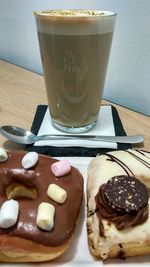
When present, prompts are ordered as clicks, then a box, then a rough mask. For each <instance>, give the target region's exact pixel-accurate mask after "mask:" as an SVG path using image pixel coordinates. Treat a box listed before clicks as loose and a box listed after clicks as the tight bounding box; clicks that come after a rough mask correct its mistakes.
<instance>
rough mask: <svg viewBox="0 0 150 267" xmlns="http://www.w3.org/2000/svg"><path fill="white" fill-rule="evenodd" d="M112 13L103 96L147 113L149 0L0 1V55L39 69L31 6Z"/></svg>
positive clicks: (149, 103) (149, 111)
mask: <svg viewBox="0 0 150 267" xmlns="http://www.w3.org/2000/svg"><path fill="white" fill-rule="evenodd" d="M54 8H89V9H90V8H91V9H94V8H95V9H96V8H97V9H104V10H112V11H115V12H117V14H118V17H117V23H116V28H115V35H114V39H113V45H112V50H111V56H110V61H109V67H108V72H107V78H106V84H105V93H104V98H106V99H109V100H111V101H113V102H115V103H118V104H120V105H123V106H126V107H129V108H131V109H134V110H137V111H139V112H142V113H145V114H147V115H150V1H149V0H126V1H125V0H118V1H116V0H103V1H101V0H91V1H88V0H82V1H79V0H74V1H73V0H68V1H67V0H55V1H50V0H0V58H1V59H3V60H7V61H9V62H12V63H15V64H17V65H19V66H22V67H24V68H27V69H30V70H33V71H35V72H38V73H42V67H41V59H40V54H39V47H38V41H37V34H36V28H35V21H34V16H33V14H32V12H33V11H34V10H43V9H54Z"/></svg>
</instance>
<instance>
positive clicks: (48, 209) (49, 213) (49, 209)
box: [36, 202, 55, 231]
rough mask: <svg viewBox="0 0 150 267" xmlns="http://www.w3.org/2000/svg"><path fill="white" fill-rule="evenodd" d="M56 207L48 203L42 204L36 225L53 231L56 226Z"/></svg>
mask: <svg viewBox="0 0 150 267" xmlns="http://www.w3.org/2000/svg"><path fill="white" fill-rule="evenodd" d="M54 215H55V207H54V206H53V205H51V204H50V203H47V202H42V203H41V204H40V205H39V207H38V213H37V218H36V223H37V225H38V227H39V228H41V229H42V230H45V231H51V229H52V228H53V226H54Z"/></svg>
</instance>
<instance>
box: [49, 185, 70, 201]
mask: <svg viewBox="0 0 150 267" xmlns="http://www.w3.org/2000/svg"><path fill="white" fill-rule="evenodd" d="M47 195H48V196H49V197H50V198H51V199H53V200H54V201H56V202H57V203H60V204H62V203H64V202H65V200H66V198H67V192H66V191H65V190H64V189H62V188H61V187H60V186H58V185H56V184H50V185H49V187H48V189H47Z"/></svg>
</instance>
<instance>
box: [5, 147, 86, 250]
mask: <svg viewBox="0 0 150 267" xmlns="http://www.w3.org/2000/svg"><path fill="white" fill-rule="evenodd" d="M24 154H25V152H23V151H22V152H21V151H13V152H8V156H9V158H8V160H7V161H6V162H3V163H0V183H1V184H0V205H1V204H2V203H3V202H4V201H5V200H6V187H7V186H8V185H9V184H10V183H11V182H19V183H23V184H24V185H26V186H28V187H34V188H35V189H36V190H37V199H35V200H30V199H26V198H20V199H17V201H18V202H19V206H20V210H19V218H18V221H17V223H16V224H15V225H14V226H13V227H11V228H8V229H1V228H0V234H8V235H10V236H17V237H22V238H25V239H29V240H32V241H34V242H36V243H40V244H43V245H46V246H59V245H62V244H64V243H65V242H66V241H67V240H68V239H69V238H70V237H71V235H72V234H73V232H74V230H75V226H76V220H77V216H78V214H79V210H80V207H81V203H82V199H83V178H82V175H81V174H80V173H79V171H78V170H77V169H76V168H74V167H71V172H70V173H68V174H66V175H65V176H63V177H60V178H56V177H55V176H54V174H53V173H52V171H51V168H50V166H51V164H52V163H54V162H55V161H57V160H56V159H53V158H51V157H48V156H44V155H39V160H38V162H37V164H36V165H35V167H34V168H32V169H30V170H24V169H23V167H22V165H21V160H22V158H23V156H24ZM50 183H56V184H57V185H59V186H60V187H62V188H63V189H64V190H66V191H67V200H66V201H65V203H64V204H61V205H60V204H57V203H55V202H54V201H53V200H51V199H50V198H49V197H48V196H47V188H48V185H49V184H50ZM41 202H48V203H51V204H52V205H54V206H55V208H56V212H55V220H54V221H55V223H54V228H53V229H52V231H51V232H46V231H43V230H41V229H39V228H38V227H37V225H36V215H37V209H38V205H39V204H40V203H41Z"/></svg>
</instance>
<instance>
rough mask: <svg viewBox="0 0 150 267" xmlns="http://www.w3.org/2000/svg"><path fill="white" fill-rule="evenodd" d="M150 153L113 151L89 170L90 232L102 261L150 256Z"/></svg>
mask: <svg viewBox="0 0 150 267" xmlns="http://www.w3.org/2000/svg"><path fill="white" fill-rule="evenodd" d="M149 189H150V153H149V152H146V151H140V150H139V151H138V150H131V149H129V150H127V151H114V152H109V153H107V154H105V155H101V156H98V157H97V158H95V159H93V160H92V161H91V162H90V164H89V167H88V186H87V190H88V192H87V195H88V199H87V201H88V212H87V214H88V218H87V230H88V241H89V248H90V251H91V253H92V254H93V255H94V256H96V257H98V258H102V259H104V260H105V259H107V258H114V257H120V256H121V255H123V258H124V257H128V256H136V255H145V254H150V239H148V236H150V216H149V212H150V205H149V191H148V190H149Z"/></svg>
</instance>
